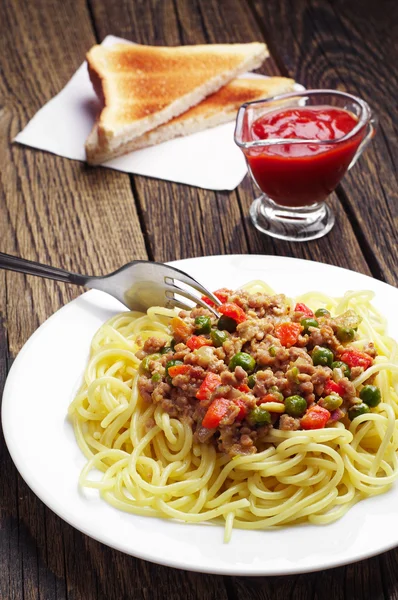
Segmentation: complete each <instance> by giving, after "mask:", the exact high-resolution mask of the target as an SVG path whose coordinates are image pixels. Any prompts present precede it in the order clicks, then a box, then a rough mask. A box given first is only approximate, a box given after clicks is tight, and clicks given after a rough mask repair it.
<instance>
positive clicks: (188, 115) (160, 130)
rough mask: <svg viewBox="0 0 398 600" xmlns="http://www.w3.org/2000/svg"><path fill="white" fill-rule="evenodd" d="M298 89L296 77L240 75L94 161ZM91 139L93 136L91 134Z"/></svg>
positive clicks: (207, 124)
mask: <svg viewBox="0 0 398 600" xmlns="http://www.w3.org/2000/svg"><path fill="white" fill-rule="evenodd" d="M293 90H294V80H293V79H288V78H287V77H269V78H268V79H262V78H261V79H260V78H259V79H257V78H256V79H255V78H246V77H245V78H240V79H234V80H233V81H231V82H230V83H227V85H225V86H224V87H222V88H221V89H220V90H218V92H215V93H214V94H211V95H210V96H207V98H205V99H204V100H202V102H200V103H199V104H197V105H196V106H193V107H192V108H190V109H188V110H187V111H185V112H184V113H182V114H181V115H179V116H178V117H174V119H171V120H170V121H168V122H167V123H164V124H163V125H159V127H156V128H155V129H151V130H150V131H147V133H144V134H143V135H141V136H139V137H137V138H134V139H132V140H130V141H129V142H127V143H125V144H121V145H120V146H119V147H118V148H117V149H116V150H114V151H112V152H110V153H109V152H107V151H106V150H105V151H101V149H100V148H98V149H97V152H96V154H95V156H94V157H93V164H100V163H103V162H106V161H107V160H109V159H111V158H115V157H116V156H122V155H123V154H127V153H128V152H132V151H133V150H138V149H140V148H146V147H148V146H154V145H155V144H160V143H162V142H165V141H167V140H170V139H173V138H175V137H180V136H184V135H190V134H191V133H196V132H198V131H203V130H204V129H209V128H210V127H216V126H217V125H220V124H221V123H227V122H228V121H233V120H234V119H235V117H236V114H237V112H238V109H239V107H240V106H241V105H242V104H243V103H244V102H251V101H253V100H260V99H261V98H269V97H271V96H276V95H277V94H284V93H287V92H292V91H293ZM89 140H90V138H89Z"/></svg>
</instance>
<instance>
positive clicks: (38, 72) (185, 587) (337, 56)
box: [0, 0, 398, 600]
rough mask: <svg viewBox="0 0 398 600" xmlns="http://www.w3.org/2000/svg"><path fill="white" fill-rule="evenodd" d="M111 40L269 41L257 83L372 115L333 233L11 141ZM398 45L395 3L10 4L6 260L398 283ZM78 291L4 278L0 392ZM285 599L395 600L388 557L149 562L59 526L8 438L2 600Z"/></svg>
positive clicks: (236, 196) (39, 0) (395, 562)
mask: <svg viewBox="0 0 398 600" xmlns="http://www.w3.org/2000/svg"><path fill="white" fill-rule="evenodd" d="M107 34H114V35H119V36H122V37H126V38H129V39H131V40H134V41H137V42H140V43H144V44H165V45H176V44H196V43H206V42H209V43H212V42H249V41H255V40H256V41H257V40H259V41H260V40H264V41H266V42H267V44H268V45H269V48H270V50H271V53H272V57H273V58H272V59H271V60H268V61H267V63H266V64H265V65H264V68H263V72H264V73H267V74H277V73H281V74H283V75H287V76H290V77H294V78H296V80H297V81H299V82H300V83H302V84H304V85H306V86H307V87H309V88H316V87H326V88H338V89H340V90H346V91H350V92H352V93H354V94H358V95H360V96H362V97H363V98H365V99H366V100H367V101H369V103H370V104H371V105H372V106H373V107H374V109H375V111H376V112H377V113H378V114H379V116H380V127H379V130H378V135H377V137H376V139H375V140H374V143H373V144H372V145H371V147H370V148H369V149H368V150H367V152H366V153H365V155H364V156H363V157H362V158H361V159H360V160H359V162H358V163H357V165H356V167H355V168H354V169H353V170H352V172H351V173H350V174H349V175H348V176H347V177H346V178H345V180H344V184H343V185H342V186H341V187H340V188H339V189H338V190H337V193H336V194H335V195H334V196H333V198H332V199H331V204H332V205H333V207H334V210H335V211H336V213H337V223H336V226H335V227H334V229H333V230H332V232H331V233H330V234H329V235H328V236H327V237H325V238H323V239H321V240H317V241H314V242H309V243H305V244H301V245H299V244H291V243H286V242H281V241H277V240H272V239H271V238H268V237H266V236H262V235H260V234H258V233H257V232H256V230H255V229H254V228H253V227H252V226H251V224H250V223H249V220H248V216H247V215H248V208H249V205H250V202H251V200H252V198H253V189H252V185H251V183H250V182H249V181H248V180H245V181H244V182H243V183H242V184H241V185H240V186H239V188H238V189H237V190H236V191H234V192H231V193H220V192H217V193H214V192H211V191H203V190H199V189H196V188H190V187H188V186H184V185H177V184H173V183H168V182H164V181H158V180H153V179H147V178H144V177H130V176H128V175H126V174H122V173H118V172H116V171H111V170H108V169H101V168H98V169H90V168H87V167H86V166H85V165H84V164H81V163H78V162H72V161H69V160H67V159H64V158H60V157H57V156H53V155H51V154H47V153H44V152H40V151H35V150H32V149H29V148H24V147H22V146H19V145H16V144H11V140H12V138H13V137H14V136H15V135H16V133H17V132H18V131H20V129H21V128H22V127H24V126H25V125H26V123H27V122H28V120H29V119H30V118H31V117H32V116H33V115H34V114H35V112H36V111H37V110H38V109H39V108H40V107H41V106H42V105H43V104H44V103H45V102H47V101H48V100H49V99H50V98H51V97H52V96H54V95H55V94H56V93H57V92H59V91H60V90H61V89H62V87H63V86H64V85H65V84H66V82H67V81H68V80H69V78H70V77H71V75H72V74H73V73H74V71H75V70H76V69H77V67H78V66H79V65H80V64H81V63H82V61H83V59H84V55H85V52H86V51H87V50H88V49H89V48H90V46H92V45H93V44H95V43H96V42H98V41H101V40H102V39H103V38H104V37H105V36H106V35H107ZM397 39H398V3H397V2H396V0H378V1H376V0H263V1H262V0H241V1H240V0H192V1H189V0H136V1H134V0H118V1H111V0H109V1H107V0H88V1H87V2H86V0H64V1H62V2H61V1H57V0H2V2H0V251H3V252H8V253H11V254H17V255H21V256H24V257H26V258H29V259H33V260H39V261H42V262H48V263H51V264H53V265H58V266H63V267H66V268H70V269H72V270H76V271H81V272H86V273H99V274H102V273H103V274H105V273H106V272H109V271H112V270H113V269H115V268H117V267H118V266H120V265H122V264H124V263H125V262H127V261H129V260H132V259H134V258H141V259H146V258H149V259H155V260H158V261H167V260H172V259H178V258H185V257H190V256H201V255H208V254H227V253H245V254H246V253H260V254H278V255H283V256H295V257H300V258H308V259H312V260H317V261H321V262H325V263H330V264H335V265H339V266H342V267H347V268H350V269H354V270H356V271H360V272H362V273H366V274H369V275H373V276H374V277H376V278H378V279H382V280H384V281H386V282H388V283H391V284H393V285H397V284H398V274H397V267H398V257H397V240H398V235H397V228H398V198H397V191H396V190H397V181H396V160H397V121H396V106H397V96H398V85H397V79H396V65H397V63H398V50H397ZM394 73H395V76H394ZM181 215H184V219H181ZM165 224H167V226H165ZM80 291H81V290H78V289H76V288H72V287H67V286H65V285H62V284H57V283H55V282H52V281H45V280H40V279H35V278H29V277H25V276H23V275H19V274H14V273H8V272H7V273H6V272H1V271H0V391H1V390H2V388H3V385H4V381H5V377H6V374H7V371H8V369H9V367H10V365H11V363H12V361H13V359H14V357H15V356H16V354H17V353H18V351H19V350H20V348H21V346H22V345H23V343H24V342H25V341H26V340H27V339H28V337H29V336H30V335H31V333H32V332H33V331H34V330H35V329H36V328H37V327H38V326H39V325H40V324H41V323H42V322H43V321H44V320H45V319H46V318H47V317H48V316H49V315H50V314H51V313H52V312H54V311H55V310H57V309H58V308H59V307H60V306H62V305H63V304H64V303H66V302H68V301H69V300H71V299H72V298H74V297H75V296H76V295H77V294H79V293H80ZM392 526H395V527H396V526H397V524H396V523H393V524H392ZM264 543H266V540H265V542H264ZM165 551H166V550H165ZM293 597H294V598H297V599H302V600H310V599H313V598H314V599H315V598H317V599H326V600H329V599H330V600H332V599H333V600H335V599H336V600H340V599H347V600H348V599H349V600H351V599H364V600H365V599H366V600H367V599H372V600H373V599H396V598H398V552H397V551H396V550H393V551H391V552H388V553H386V554H383V555H381V556H378V557H375V558H371V559H369V560H366V561H363V562H361V563H357V564H354V565H350V566H347V567H343V568H338V569H333V570H330V571H325V572H323V573H315V574H308V575H300V576H291V577H277V578H243V577H221V576H210V575H201V574H195V573H189V572H184V571H177V570H174V569H169V568H166V567H160V566H156V565H153V564H150V563H148V562H144V561H141V560H138V559H135V558H132V557H129V556H125V555H123V554H121V553H119V552H116V551H113V550H111V549H109V548H107V547H105V546H103V545H101V544H99V543H97V542H95V541H93V540H91V539H90V538H88V537H86V536H84V535H83V534H81V533H79V532H77V531H75V530H74V529H73V528H72V527H70V526H69V525H67V524H65V523H63V522H62V521H61V520H60V519H59V518H58V517H56V516H55V515H54V514H53V513H52V512H51V511H50V510H48V509H47V508H46V507H45V506H44V505H43V504H42V503H41V502H40V501H39V500H38V499H37V498H36V497H35V496H34V494H33V493H32V492H31V491H30V490H29V489H28V487H27V486H26V484H25V483H24V482H23V481H22V479H21V478H20V477H19V475H18V473H17V471H16V469H15V467H14V466H13V464H12V462H11V459H10V456H9V454H8V452H7V449H6V447H5V444H4V439H3V438H1V440H0V600H11V599H18V600H19V599H23V600H33V599H40V600H52V599H58V600H64V599H69V600H104V599H106V600H124V599H128V598H134V599H135V598H137V599H140V598H145V599H151V600H152V599H157V598H159V599H164V598H167V599H185V598H189V599H193V598H198V599H200V600H202V599H213V598H214V599H217V600H224V599H229V600H243V599H245V598H254V599H256V600H257V599H258V600H260V599H261V600H273V599H276V600H282V599H285V598H293Z"/></svg>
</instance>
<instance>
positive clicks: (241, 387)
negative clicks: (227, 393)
mask: <svg viewBox="0 0 398 600" xmlns="http://www.w3.org/2000/svg"><path fill="white" fill-rule="evenodd" d="M236 389H237V390H239V391H240V392H245V394H247V393H248V392H250V388H249V386H248V385H246V384H245V383H241V384H240V385H238V387H237V388H236Z"/></svg>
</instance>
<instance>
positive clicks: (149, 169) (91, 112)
mask: <svg viewBox="0 0 398 600" xmlns="http://www.w3.org/2000/svg"><path fill="white" fill-rule="evenodd" d="M126 41H127V40H123V39H121V38H117V37H114V36H111V35H109V36H107V37H106V38H105V39H104V41H103V42H102V43H103V44H104V45H107V46H109V45H112V44H114V43H116V42H126ZM250 75H251V76H253V77H263V76H262V75H255V74H250ZM246 76H247V74H246ZM298 87H299V88H300V89H302V88H301V86H298ZM98 110H99V102H98V99H97V96H96V94H95V92H94V90H93V87H92V85H91V82H90V79H89V76H88V72H87V65H86V63H83V64H82V65H81V66H80V67H79V69H78V70H77V71H76V73H75V74H74V75H73V77H72V79H71V80H70V81H69V83H67V85H66V86H65V87H64V89H63V90H62V91H61V92H60V93H59V94H58V95H57V96H55V97H54V98H53V99H52V100H50V101H49V102H48V103H47V104H45V105H44V106H43V108H41V109H40V110H39V111H38V112H37V113H36V114H35V116H34V117H33V119H32V120H31V121H29V123H28V124H27V126H26V127H25V129H23V130H22V131H21V132H20V133H19V134H18V135H17V136H16V138H15V139H14V141H16V142H19V143H20V144H25V145H27V146H31V147H32V148H39V149H40V150H47V151H48V152H53V153H54V154H58V155H59V156H65V157H66V158H71V159H74V160H82V161H84V160H85V151H84V143H85V141H86V138H87V136H88V134H89V133H90V131H91V129H92V126H93V123H94V120H95V117H96V115H97V113H98ZM234 128H235V122H231V123H226V124H224V125H219V126H218V127H214V128H213V129H207V130H205V131H201V132H199V133H195V134H193V135H190V136H185V137H181V138H176V139H174V140H170V141H168V142H164V143H163V144H159V145H157V146H152V147H150V148H144V149H143V150H136V151H135V152H132V153H130V154H126V155H125V156H121V157H119V158H115V159H113V160H110V161H108V162H106V163H104V165H103V166H104V167H108V168H111V169H116V170H117V171H124V172H125V173H136V174H138V175H146V176H148V177H156V178H158V179H166V180H168V181H175V182H178V183H185V184H189V185H194V186H197V187H201V188H205V189H211V190H233V189H235V188H236V187H237V186H238V185H239V183H240V182H241V181H242V179H243V178H244V176H245V175H246V172H247V168H246V162H245V159H244V157H243V154H242V152H241V151H240V150H239V148H238V147H237V146H236V145H235V143H234V140H233V134H234Z"/></svg>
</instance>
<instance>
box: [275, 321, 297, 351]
mask: <svg viewBox="0 0 398 600" xmlns="http://www.w3.org/2000/svg"><path fill="white" fill-rule="evenodd" d="M302 329H303V327H302V325H300V323H280V324H279V325H275V335H276V337H277V338H279V340H280V342H281V344H282V346H285V348H290V346H294V344H295V343H296V342H297V340H298V337H299V335H300V333H301V331H302Z"/></svg>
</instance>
